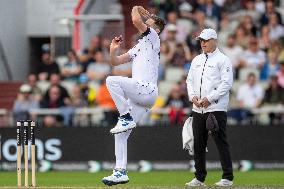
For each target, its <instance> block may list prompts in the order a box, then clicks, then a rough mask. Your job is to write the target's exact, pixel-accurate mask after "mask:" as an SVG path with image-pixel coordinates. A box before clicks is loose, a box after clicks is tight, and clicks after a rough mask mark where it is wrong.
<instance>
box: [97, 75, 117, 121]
mask: <svg viewBox="0 0 284 189" xmlns="http://www.w3.org/2000/svg"><path fill="white" fill-rule="evenodd" d="M96 101H97V104H98V106H99V107H101V108H106V109H107V110H105V111H104V120H103V123H102V124H103V125H105V126H109V125H115V124H116V122H117V119H118V116H119V113H118V111H117V109H116V106H115V104H114V101H113V100H112V97H111V95H110V93H109V91H108V89H107V86H106V81H105V78H104V79H103V80H102V81H101V85H100V87H99V89H98V95H97V98H96Z"/></svg>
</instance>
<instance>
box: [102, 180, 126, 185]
mask: <svg viewBox="0 0 284 189" xmlns="http://www.w3.org/2000/svg"><path fill="white" fill-rule="evenodd" d="M102 182H103V183H104V184H105V185H107V186H113V185H117V184H126V183H128V182H129V180H128V181H122V182H112V181H109V180H102Z"/></svg>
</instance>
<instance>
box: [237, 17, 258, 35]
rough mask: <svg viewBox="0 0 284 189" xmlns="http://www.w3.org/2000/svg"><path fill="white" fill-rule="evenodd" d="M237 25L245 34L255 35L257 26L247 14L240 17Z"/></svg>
mask: <svg viewBox="0 0 284 189" xmlns="http://www.w3.org/2000/svg"><path fill="white" fill-rule="evenodd" d="M239 27H242V28H243V31H244V33H245V36H256V32H257V28H256V26H255V25H254V23H253V20H252V17H250V16H249V15H245V16H243V17H242V19H241V22H240V24H239Z"/></svg>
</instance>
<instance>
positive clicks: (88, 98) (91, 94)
mask: <svg viewBox="0 0 284 189" xmlns="http://www.w3.org/2000/svg"><path fill="white" fill-rule="evenodd" d="M88 81H89V80H88V77H87V75H85V74H82V75H81V76H80V77H79V87H80V91H81V96H82V98H83V100H84V101H85V102H86V103H87V104H88V106H89V107H93V106H94V105H95V99H96V95H97V93H96V90H95V89H94V88H93V87H91V86H90V85H89V84H88ZM85 102H84V103H85Z"/></svg>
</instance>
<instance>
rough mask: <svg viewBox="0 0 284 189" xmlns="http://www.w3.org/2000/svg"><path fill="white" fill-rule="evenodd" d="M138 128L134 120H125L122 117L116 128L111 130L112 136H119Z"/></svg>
mask: <svg viewBox="0 0 284 189" xmlns="http://www.w3.org/2000/svg"><path fill="white" fill-rule="evenodd" d="M135 127H136V123H135V122H134V120H133V118H131V119H125V118H122V117H119V118H118V122H117V124H116V126H115V127H114V128H112V129H111V130H110V133H111V134H118V133H122V132H125V131H128V130H130V129H133V128H135Z"/></svg>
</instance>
